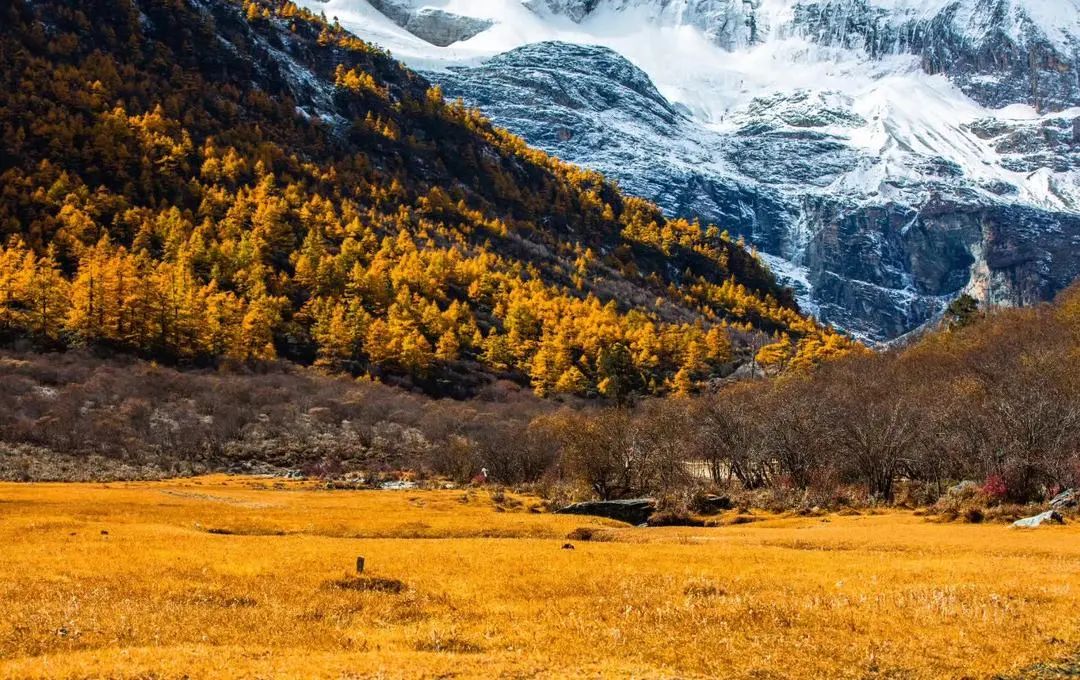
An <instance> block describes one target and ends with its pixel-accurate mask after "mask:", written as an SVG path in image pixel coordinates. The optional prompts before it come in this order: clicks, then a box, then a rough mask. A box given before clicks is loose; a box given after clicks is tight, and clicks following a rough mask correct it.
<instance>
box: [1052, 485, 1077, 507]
mask: <svg viewBox="0 0 1080 680" xmlns="http://www.w3.org/2000/svg"><path fill="white" fill-rule="evenodd" d="M1078 505H1080V491H1077V490H1076V489H1066V490H1065V491H1062V492H1061V493H1059V494H1058V495H1056V496H1054V498H1053V499H1052V500H1051V501H1050V508H1051V509H1052V510H1066V509H1068V508H1075V507H1077V506H1078Z"/></svg>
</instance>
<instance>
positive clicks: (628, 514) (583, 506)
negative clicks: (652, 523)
mask: <svg viewBox="0 0 1080 680" xmlns="http://www.w3.org/2000/svg"><path fill="white" fill-rule="evenodd" d="M557 512H558V513H560V514H563V515H592V516H594V517H607V518H608V519H614V520H618V521H619V522H626V523H627V524H633V525H634V526H637V525H639V524H644V523H645V522H647V521H648V520H649V517H651V516H652V514H653V513H654V512H656V501H654V500H652V499H651V498H636V499H630V500H618V501H586V502H584V503H574V504H573V505H568V506H566V507H565V508H563V509H561V510H558V511H557Z"/></svg>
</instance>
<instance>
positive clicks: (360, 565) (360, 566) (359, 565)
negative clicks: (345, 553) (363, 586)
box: [356, 557, 364, 574]
mask: <svg viewBox="0 0 1080 680" xmlns="http://www.w3.org/2000/svg"><path fill="white" fill-rule="evenodd" d="M356 573H357V574H363V573H364V558H363V557H357V558H356Z"/></svg>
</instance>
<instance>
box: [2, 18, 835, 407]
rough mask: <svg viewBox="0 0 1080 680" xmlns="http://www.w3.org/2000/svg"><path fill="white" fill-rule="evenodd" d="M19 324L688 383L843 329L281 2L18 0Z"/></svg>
mask: <svg viewBox="0 0 1080 680" xmlns="http://www.w3.org/2000/svg"><path fill="white" fill-rule="evenodd" d="M0 38H2V41H3V42H2V45H0V47H2V49H0V59H2V64H0V66H2V71H0V72H2V74H3V82H4V85H5V87H4V88H3V93H2V94H0V124H2V130H3V136H4V145H5V146H4V148H5V149H9V150H11V153H8V154H5V155H4V157H3V159H2V160H0V181H2V184H3V187H4V189H3V199H2V201H0V232H2V233H3V234H4V235H5V237H4V238H5V240H6V241H7V247H6V248H4V249H3V250H2V251H0V334H2V335H3V336H5V337H6V338H8V339H11V338H19V337H25V336H26V335H27V334H29V335H30V336H31V337H33V338H34V340H35V341H36V342H37V343H39V344H42V345H63V344H72V343H74V344H89V345H95V346H105V347H113V348H118V349H123V350H128V351H135V352H138V353H141V354H145V355H150V356H155V357H161V358H166V359H170V360H179V361H186V362H190V361H195V362H212V361H216V360H220V359H222V358H225V359H229V360H240V361H249V360H258V359H269V358H273V357H276V356H282V357H285V358H289V359H293V360H297V361H301V362H305V363H308V362H318V363H319V364H321V365H325V366H327V367H330V368H334V369H339V370H347V371H351V372H353V373H367V374H370V375H375V376H380V377H384V378H387V379H392V380H397V381H401V380H404V381H406V382H409V383H411V384H414V385H419V386H421V387H423V388H424V389H426V390H428V391H431V392H434V393H437V394H454V395H466V394H469V393H471V392H473V391H475V390H476V389H478V388H479V387H480V386H482V385H483V384H485V383H486V382H487V381H488V380H490V378H491V377H492V376H496V375H504V376H506V377H509V378H511V379H515V380H519V381H523V382H529V383H531V384H532V386H533V387H535V388H536V390H537V391H538V392H541V393H545V394H546V393H552V392H565V393H573V394H580V395H593V394H597V393H601V394H607V395H609V396H613V397H616V398H622V397H623V396H625V394H626V393H628V392H630V391H643V390H644V391H653V392H658V393H662V392H666V391H668V390H670V389H680V390H686V389H692V388H693V386H694V385H695V384H696V383H698V382H700V381H703V380H707V379H709V378H710V377H715V376H719V375H723V374H726V373H727V372H728V371H730V370H732V368H733V366H734V365H737V364H738V363H740V362H741V361H744V360H745V358H746V356H747V353H748V352H749V351H751V348H752V347H756V346H758V345H760V344H761V343H762V342H764V341H765V340H759V339H757V338H758V337H760V333H765V334H770V335H772V334H775V335H776V336H777V339H778V340H782V342H781V343H780V344H781V346H782V347H783V348H790V351H788V350H785V352H784V354H785V358H784V361H785V362H786V361H787V360H788V359H791V358H792V357H794V358H795V359H797V360H798V361H812V360H814V359H815V358H816V357H818V356H820V355H823V354H824V353H829V352H835V351H844V350H845V348H846V347H847V343H846V342H845V341H844V340H842V339H841V338H839V337H837V336H835V335H833V334H832V333H830V332H828V331H826V330H824V329H822V328H820V327H818V326H817V325H815V324H814V323H813V322H812V321H810V320H808V319H806V318H804V317H802V316H801V315H800V314H799V312H798V310H797V307H796V306H795V305H794V303H793V301H792V299H791V296H790V292H789V291H785V290H784V289H782V288H780V287H779V286H777V284H776V283H775V281H774V280H773V278H772V276H771V275H770V274H769V272H768V270H767V269H766V268H764V267H763V266H762V265H761V263H760V262H759V261H758V260H757V259H756V258H755V257H753V256H752V255H751V254H749V253H747V252H746V251H745V250H744V249H743V248H742V247H740V245H739V244H738V243H736V242H734V241H733V240H731V239H729V238H728V237H727V235H726V234H721V233H720V232H719V231H717V230H709V231H707V232H706V231H703V230H702V229H701V228H700V227H699V226H697V225H694V224H691V223H688V222H686V221H680V220H669V219H665V218H664V217H663V216H662V215H661V213H660V212H659V210H658V209H657V208H655V207H654V206H652V205H650V204H648V203H646V202H644V201H642V200H639V199H632V198H627V197H625V196H623V195H622V194H621V193H619V192H618V191H617V190H616V189H615V187H614V186H613V185H611V184H609V183H607V182H606V181H605V180H604V179H603V178H602V177H601V176H599V175H597V174H596V173H594V172H589V171H583V170H580V169H577V168H575V167H572V166H569V165H566V164H564V163H562V162H559V161H556V160H554V159H551V158H549V157H547V156H545V155H544V154H542V153H540V152H537V151H534V150H531V149H529V148H528V147H526V146H525V145H524V143H523V142H521V140H520V139H517V138H515V137H513V136H512V135H509V134H508V133H506V132H504V131H502V130H500V129H497V128H495V127H493V126H492V125H491V124H490V123H489V122H487V121H486V120H485V119H483V118H482V117H481V116H479V115H478V114H476V113H475V112H472V111H469V110H466V109H464V108H462V107H460V106H457V105H447V104H445V103H444V102H443V100H442V97H441V95H440V93H439V92H438V90H437V89H433V88H431V87H430V86H429V83H428V82H427V81H426V80H425V79H424V78H422V77H420V76H418V75H417V74H416V73H414V72H412V71H409V70H407V69H405V68H404V67H402V66H401V65H400V64H399V63H398V62H396V61H394V60H393V59H392V58H390V56H389V55H388V54H386V53H384V52H382V51H381V50H378V49H375V48H373V47H371V46H370V45H368V44H367V43H364V42H362V41H360V40H357V39H356V38H354V37H353V36H351V35H350V34H348V33H346V32H344V31H343V30H341V29H340V28H339V27H337V26H336V25H332V24H328V23H327V22H325V21H324V20H322V19H320V18H319V17H317V16H315V15H312V14H311V13H310V12H306V11H304V10H300V9H299V8H297V7H296V6H295V5H293V4H291V3H288V2H269V1H266V0H260V1H259V2H247V3H244V4H243V5H241V4H239V3H235V2H231V1H228V0H191V1H190V2H162V1H160V0H140V1H139V2H137V3H135V4H132V3H129V2H127V1H126V0H83V1H82V2H79V3H75V4H74V5H72V4H70V3H66V2H59V1H56V2H49V1H46V2H34V3H28V2H21V1H20V2H16V3H14V4H12V5H9V6H8V7H7V8H6V9H5V10H4V16H3V29H2V31H0Z"/></svg>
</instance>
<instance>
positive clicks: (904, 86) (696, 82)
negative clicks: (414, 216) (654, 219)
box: [332, 0, 1080, 341]
mask: <svg viewBox="0 0 1080 680" xmlns="http://www.w3.org/2000/svg"><path fill="white" fill-rule="evenodd" d="M348 1H349V0H332V2H348ZM389 3H396V5H398V9H396V10H395V9H393V8H388V9H386V10H384V13H385V14H387V16H389V17H391V18H394V20H395V21H397V22H398V23H399V24H401V25H408V22H409V19H408V18H405V19H401V18H400V17H398V18H395V16H396V15H395V12H397V13H398V14H399V15H400V13H401V8H402V7H404V8H405V9H404V11H405V12H406V13H407V14H408V16H409V17H411V16H413V15H414V14H415V13H416V12H417V11H419V10H417V9H416V8H418V7H421V6H423V5H426V4H428V3H427V0H374V2H373V3H372V4H374V5H375V6H377V7H382V6H383V5H387V4H389ZM430 5H431V6H433V7H434V6H442V5H440V3H439V2H436V1H435V0H431V2H430ZM446 6H447V7H450V5H446ZM522 6H524V7H525V8H527V9H528V10H531V12H532V14H531V15H530V14H529V13H528V12H525V13H524V16H525V17H526V19H528V21H525V20H523V19H522V18H521V17H522V15H523V13H522V11H521V10H522ZM485 7H486V9H485V16H488V17H498V18H495V19H492V21H496V22H516V21H521V22H522V27H524V26H527V27H529V30H523V29H522V28H521V27H518V26H516V25H511V26H508V27H500V28H510V29H514V30H508V31H502V32H501V33H499V31H498V30H495V31H493V35H495V34H499V35H502V36H503V38H501V39H504V40H507V39H506V36H519V37H513V38H509V39H508V43H506V42H503V43H500V42H499V41H498V40H495V41H493V42H492V43H491V44H492V45H503V44H505V45H506V47H499V48H498V49H500V50H503V49H505V50H508V51H505V52H503V53H501V54H496V53H495V51H494V50H493V51H492V52H491V53H490V54H488V55H486V56H487V57H489V59H488V61H486V62H484V63H482V64H480V65H479V66H478V65H477V59H476V57H477V56H484V55H481V54H480V53H470V54H468V55H467V56H463V57H462V62H464V64H465V65H466V66H467V67H465V68H460V67H458V66H457V65H455V62H454V58H453V57H452V56H450V55H448V54H447V52H445V51H443V52H427V51H424V49H423V48H416V46H412V47H411V49H419V52H417V53H416V54H418V55H419V56H420V57H421V58H422V59H423V60H424V64H423V66H424V67H425V68H429V69H432V72H431V73H429V75H430V76H431V77H432V78H433V79H435V80H437V81H439V82H440V83H441V84H442V85H443V87H444V89H445V90H446V92H447V94H449V95H450V96H453V97H459V96H460V97H462V98H463V99H464V100H465V101H466V103H468V104H471V105H475V106H478V107H479V108H481V109H482V110H483V111H484V112H485V113H486V114H487V115H489V116H490V117H491V118H492V119H493V120H494V121H495V122H496V123H498V124H500V125H503V126H505V127H507V128H509V129H510V130H512V131H513V132H515V133H517V134H519V135H521V136H522V137H524V138H525V140H526V141H528V142H529V143H531V144H534V145H536V146H539V147H541V148H543V149H544V150H546V151H548V152H550V153H552V154H555V155H557V156H559V157H561V158H564V159H566V160H569V161H572V162H575V163H578V164H581V165H586V166H589V167H593V168H596V169H598V170H600V171H602V172H604V173H605V174H606V175H608V176H610V177H612V178H614V179H616V180H618V181H619V183H620V184H621V185H622V186H623V187H624V188H625V189H626V190H627V191H628V192H630V193H634V194H638V195H641V196H644V197H646V198H649V199H651V200H654V201H656V202H657V203H659V204H660V205H661V207H663V208H664V209H665V210H666V211H667V212H668V213H669V214H672V215H680V216H686V217H691V218H694V217H699V218H700V219H701V220H702V221H703V222H713V223H716V224H718V225H720V226H721V227H723V228H726V229H728V230H729V231H731V232H733V233H736V234H741V235H744V236H746V237H747V239H748V240H749V241H751V242H752V243H753V244H754V245H756V246H757V247H758V248H759V249H760V250H761V251H762V253H763V254H764V256H765V257H766V259H767V261H768V262H769V264H770V265H771V266H772V267H773V269H774V271H775V273H777V274H778V276H779V277H780V278H781V279H782V280H783V281H784V282H785V283H787V284H789V285H791V286H792V287H793V288H794V289H795V290H796V292H797V294H798V296H799V301H800V304H801V305H802V306H803V307H804V309H806V310H807V311H810V312H812V313H814V314H817V315H818V316H819V318H821V319H823V320H825V321H828V322H831V323H834V324H836V325H838V326H840V327H842V328H845V329H848V330H850V331H852V332H854V333H856V334H859V335H861V336H862V337H865V338H867V339H869V340H874V341H887V340H891V339H893V338H896V337H898V336H902V335H904V334H906V333H907V332H909V331H912V330H915V329H917V328H918V327H920V326H922V325H923V324H925V323H927V322H929V321H932V320H934V319H935V318H936V317H937V316H938V315H939V314H940V313H941V312H942V311H943V310H944V308H945V307H946V306H947V304H948V302H949V301H950V300H951V299H952V298H954V297H955V296H956V295H958V294H960V293H962V292H966V293H969V294H971V295H973V296H974V297H975V298H976V299H978V300H980V301H981V302H989V303H992V304H994V305H1017V304H1027V303H1030V302H1034V301H1037V300H1042V299H1045V298H1047V297H1050V296H1052V295H1053V294H1054V293H1056V292H1057V291H1058V290H1060V289H1061V287H1062V286H1065V285H1067V284H1068V283H1069V282H1070V281H1071V280H1072V279H1073V277H1075V276H1076V275H1077V273H1078V271H1080V265H1078V262H1080V255H1078V254H1077V251H1078V250H1080V249H1078V248H1077V246H1078V245H1080V222H1078V219H1080V76H1078V74H1080V70H1078V69H1080V0H490V4H489V5H486V6H485ZM500 8H502V9H500ZM488 10H490V11H488ZM403 22H404V23H403ZM536 22H540V23H539V24H537V23H536ZM568 25H569V26H573V30H572V31H567V26H568ZM537 26H542V27H544V28H543V30H542V31H537V30H534V29H536V27H537ZM354 28H358V27H354ZM360 32H361V34H362V33H363V31H362V30H360ZM533 34H537V35H543V36H545V37H548V36H552V35H555V36H565V38H566V41H563V42H560V41H547V42H534V43H532V44H529V43H530V41H531V40H534V39H536V40H539V39H540V38H531V37H530V36H531V35H533ZM665 40H666V41H671V42H672V44H671V45H665V44H664V42H663V41H665ZM569 42H573V43H578V44H569ZM589 42H599V43H604V44H607V45H609V46H611V47H612V48H614V49H615V50H616V51H612V50H611V49H605V48H600V47H593V46H589V45H587V44H586V43H589ZM523 43H524V44H523ZM642 45H644V47H642ZM686 45H690V46H691V47H690V48H686V47H685V46H686ZM512 47H516V49H510V48H512ZM688 49H689V50H690V51H688ZM658 50H659V51H660V52H662V53H664V54H667V53H668V52H670V54H671V56H670V58H665V59H657V58H656V52H657V51H658ZM627 56H629V59H626V58H624V57H627ZM432 60H434V61H435V62H440V63H443V64H445V65H446V66H447V67H448V68H447V69H442V70H439V69H435V68H434V67H432V66H431V65H430V64H431V63H433V62H432ZM634 64H638V65H640V66H642V67H643V68H644V70H643V69H642V68H639V67H638V66H635V65H634ZM654 83H655V85H654ZM1026 107H1031V109H1028V108H1026Z"/></svg>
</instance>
